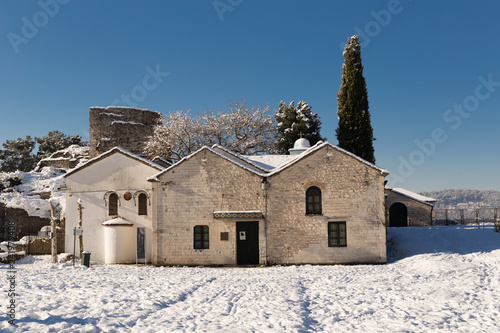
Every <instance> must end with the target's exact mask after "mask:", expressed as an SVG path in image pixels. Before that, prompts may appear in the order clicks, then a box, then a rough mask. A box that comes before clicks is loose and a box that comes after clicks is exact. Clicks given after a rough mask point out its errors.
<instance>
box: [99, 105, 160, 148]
mask: <svg viewBox="0 0 500 333" xmlns="http://www.w3.org/2000/svg"><path fill="white" fill-rule="evenodd" d="M159 124H161V113H159V112H156V111H151V110H146V109H136V108H130V107H122V106H108V107H92V108H90V109H89V146H90V158H93V157H96V156H98V155H100V154H102V153H104V152H106V151H108V150H110V149H111V148H113V147H117V146H118V147H121V148H124V149H126V150H128V151H130V152H132V153H134V154H137V155H142V152H143V149H144V146H145V142H146V141H147V139H148V137H149V136H151V135H152V134H153V128H154V126H155V125H159Z"/></svg>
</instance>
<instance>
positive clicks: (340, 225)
mask: <svg viewBox="0 0 500 333" xmlns="http://www.w3.org/2000/svg"><path fill="white" fill-rule="evenodd" d="M328 246H329V247H346V246H347V228H346V223H345V222H328Z"/></svg>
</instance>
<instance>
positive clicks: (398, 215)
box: [389, 202, 408, 227]
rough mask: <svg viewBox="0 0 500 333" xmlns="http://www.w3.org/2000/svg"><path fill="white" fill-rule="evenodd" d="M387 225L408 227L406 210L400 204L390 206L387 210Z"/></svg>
mask: <svg viewBox="0 0 500 333" xmlns="http://www.w3.org/2000/svg"><path fill="white" fill-rule="evenodd" d="M389 223H390V227H407V226H408V209H407V208H406V206H405V205H404V204H402V203H401V202H396V203H394V204H392V206H391V208H389Z"/></svg>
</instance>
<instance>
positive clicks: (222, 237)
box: [220, 232, 229, 241]
mask: <svg viewBox="0 0 500 333" xmlns="http://www.w3.org/2000/svg"><path fill="white" fill-rule="evenodd" d="M220 240H221V241H227V240H229V232H221V233H220Z"/></svg>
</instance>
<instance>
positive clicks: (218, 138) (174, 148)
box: [145, 101, 276, 160]
mask: <svg viewBox="0 0 500 333" xmlns="http://www.w3.org/2000/svg"><path fill="white" fill-rule="evenodd" d="M275 127H276V126H275V121H274V117H273V116H272V115H269V107H265V108H259V107H257V106H255V107H250V108H248V107H247V106H246V102H245V101H242V102H233V103H231V104H230V106H229V108H228V109H227V110H220V111H218V112H211V111H206V112H205V113H204V114H203V115H201V116H198V117H191V116H190V115H189V111H175V112H172V113H170V114H168V115H165V116H164V119H163V124H162V125H161V126H157V127H156V128H155V130H154V134H153V136H152V137H151V138H150V140H149V141H148V143H147V145H146V148H145V153H146V154H147V155H148V156H150V157H154V156H161V157H163V158H170V159H173V160H179V159H181V158H183V157H184V156H187V155H189V154H191V153H193V152H194V151H196V150H198V149H200V148H201V147H203V146H212V145H214V144H218V145H221V146H223V147H226V148H228V149H230V150H232V151H235V152H237V153H239V154H242V155H252V154H263V153H274V152H275V142H276V128H275Z"/></svg>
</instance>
